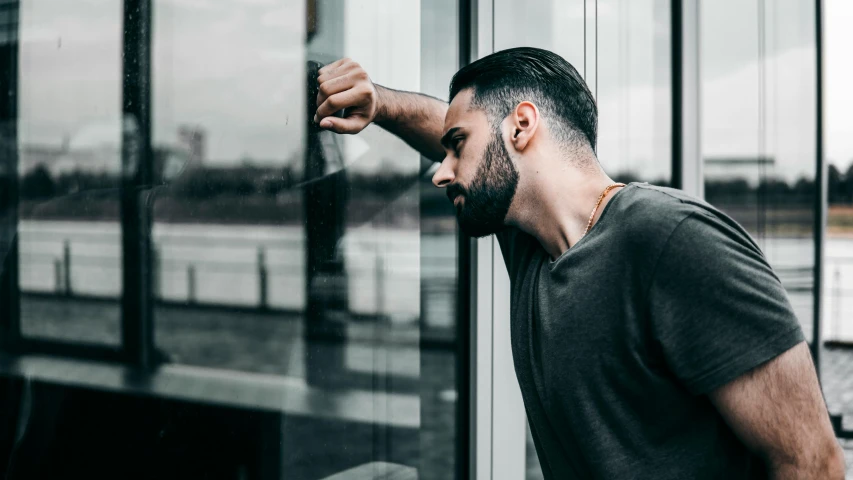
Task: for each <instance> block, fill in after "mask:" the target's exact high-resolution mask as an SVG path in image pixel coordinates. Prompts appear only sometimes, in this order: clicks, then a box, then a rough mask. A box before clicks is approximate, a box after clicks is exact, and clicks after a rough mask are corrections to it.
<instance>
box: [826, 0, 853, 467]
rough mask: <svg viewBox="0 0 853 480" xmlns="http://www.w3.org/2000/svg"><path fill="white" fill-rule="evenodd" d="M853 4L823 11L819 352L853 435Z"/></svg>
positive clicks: (834, 400) (850, 456) (849, 448)
mask: <svg viewBox="0 0 853 480" xmlns="http://www.w3.org/2000/svg"><path fill="white" fill-rule="evenodd" d="M850 18H853V3H850V2H845V1H844V0H828V1H826V2H825V3H824V11H823V21H824V23H823V25H824V31H823V38H824V42H823V52H824V56H823V58H824V60H823V62H824V63H823V65H824V77H823V78H824V89H823V93H824V100H823V105H824V112H825V121H824V148H825V157H826V163H827V164H828V178H827V186H828V188H827V190H828V191H827V194H828V195H827V197H828V200H829V205H828V212H827V227H826V236H825V239H824V265H823V310H822V312H823V316H822V318H821V321H822V322H823V327H822V333H823V339H824V340H825V341H828V342H827V343H826V344H825V345H827V346H828V347H829V348H826V349H824V350H823V351H822V352H821V374H822V379H823V382H822V385H823V389H824V395H825V397H826V401H827V405H828V406H829V408H830V413H834V414H840V415H843V419H842V426H843V427H844V428H845V430H848V431H849V430H853V395H851V392H853V387H851V385H850V384H849V383H848V382H845V381H844V379H849V378H853V364H851V362H850V358H851V357H853V352H851V346H853V320H851V319H853V235H851V232H853V137H851V135H850V132H851V131H853V115H851V114H850V108H849V105H851V103H853V92H851V90H850V87H849V86H850V85H851V84H853V70H851V69H850V68H849V67H848V65H849V62H848V61H847V58H848V56H849V54H848V50H849V48H850V47H849V46H850V38H851V33H850V28H849V19H850ZM842 446H844V448H845V454H846V457H847V468H848V476H849V475H851V474H853V440H850V439H848V440H842Z"/></svg>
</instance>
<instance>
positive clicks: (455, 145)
mask: <svg viewBox="0 0 853 480" xmlns="http://www.w3.org/2000/svg"><path fill="white" fill-rule="evenodd" d="M461 143H462V137H456V138H454V139H453V152H454V153H455V154H456V156H459V150H460V149H459V145H460V144H461Z"/></svg>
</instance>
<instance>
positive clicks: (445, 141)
mask: <svg viewBox="0 0 853 480" xmlns="http://www.w3.org/2000/svg"><path fill="white" fill-rule="evenodd" d="M460 128H461V127H453V128H451V129H450V130H448V131H447V133H445V134H444V135H442V136H441V146H442V147H444V148H446V149H448V150H450V146H451V145H450V143H451V142H450V138H451V137H452V136H453V134H454V133H456V132H458V131H459V129H460Z"/></svg>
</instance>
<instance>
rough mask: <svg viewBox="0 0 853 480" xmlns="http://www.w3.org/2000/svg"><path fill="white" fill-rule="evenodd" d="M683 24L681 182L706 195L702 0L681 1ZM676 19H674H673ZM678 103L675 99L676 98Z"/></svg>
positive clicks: (689, 190) (691, 191) (684, 187)
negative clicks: (702, 100)
mask: <svg viewBox="0 0 853 480" xmlns="http://www.w3.org/2000/svg"><path fill="white" fill-rule="evenodd" d="M679 6H680V9H681V12H680V14H681V15H680V20H679V21H680V28H679V33H678V36H679V37H680V38H679V40H680V43H681V45H680V55H679V56H678V59H677V60H673V64H674V65H675V64H676V63H675V62H677V63H678V64H679V66H680V68H679V75H680V77H681V78H680V82H679V87H678V88H679V90H680V91H679V93H680V95H679V98H678V103H679V104H680V105H679V106H680V113H679V121H680V124H678V125H676V124H675V123H673V126H674V127H675V129H678V133H677V134H676V133H675V132H673V136H675V135H679V136H680V137H681V138H680V139H679V144H680V147H681V149H680V151H679V153H678V155H679V157H680V158H679V161H680V164H679V166H680V168H679V173H680V174H681V175H680V182H681V184H680V185H679V186H680V188H681V189H682V190H684V191H685V192H686V193H688V194H690V195H693V196H695V197H697V198H703V197H704V196H705V193H704V190H705V188H704V178H703V165H702V163H703V161H702V147H701V143H702V131H701V123H702V102H701V97H702V95H701V66H700V54H701V52H700V42H701V32H700V17H701V11H700V10H701V9H700V7H701V2H700V0H682V1H679ZM674 22H675V21H674ZM674 103H675V102H674ZM673 108H675V107H673Z"/></svg>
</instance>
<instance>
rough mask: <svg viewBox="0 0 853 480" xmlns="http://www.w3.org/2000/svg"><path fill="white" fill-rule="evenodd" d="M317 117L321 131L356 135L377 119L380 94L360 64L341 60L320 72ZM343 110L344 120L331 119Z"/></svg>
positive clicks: (316, 120)
mask: <svg viewBox="0 0 853 480" xmlns="http://www.w3.org/2000/svg"><path fill="white" fill-rule="evenodd" d="M317 82H318V83H319V86H320V88H319V93H317V115H316V116H315V117H314V121H315V122H316V123H318V124H319V125H320V127H321V128H324V129H326V130H331V131H333V132H336V133H350V134H353V133H358V132H360V131H362V130H364V128H365V127H367V126H368V125H370V123H371V122H373V121H374V119H376V114H377V111H378V109H379V107H378V106H379V101H378V100H379V92H378V89H377V87H376V85H374V84H373V82H372V81H371V80H370V77H369V76H368V75H367V72H366V71H365V70H364V69H363V68H361V65H359V64H358V63H356V62H354V61H352V60H350V59H349V58H342V59H340V60H338V61H336V62H334V63H330V64H328V65H326V66H325V67H323V68H321V69H320V70H319V76H318V77H317ZM343 109H346V111H345V112H344V113H345V116H344V117H343V118H339V117H334V116H332V115H333V114H334V113H335V112H338V111H340V110H343Z"/></svg>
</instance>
